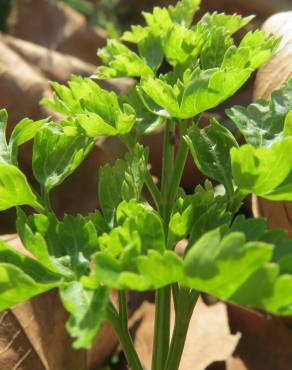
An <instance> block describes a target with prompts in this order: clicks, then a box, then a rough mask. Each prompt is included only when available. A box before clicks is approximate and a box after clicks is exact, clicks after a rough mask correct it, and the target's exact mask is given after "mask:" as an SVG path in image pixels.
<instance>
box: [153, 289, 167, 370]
mask: <svg viewBox="0 0 292 370" xmlns="http://www.w3.org/2000/svg"><path fill="white" fill-rule="evenodd" d="M169 337H170V286H166V287H164V288H161V289H159V290H157V291H156V297H155V328H154V341H153V354H152V370H163V368H164V365H165V361H166V358H167V354H168V349H169Z"/></svg>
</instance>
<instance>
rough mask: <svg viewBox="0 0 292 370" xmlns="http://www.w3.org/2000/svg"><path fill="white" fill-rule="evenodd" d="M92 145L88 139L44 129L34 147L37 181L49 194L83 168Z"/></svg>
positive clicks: (34, 167)
mask: <svg viewBox="0 0 292 370" xmlns="http://www.w3.org/2000/svg"><path fill="white" fill-rule="evenodd" d="M93 145H94V142H93V141H92V140H90V139H89V138H87V137H86V136H83V135H76V136H72V135H67V134H65V133H64V132H63V131H62V130H61V128H60V127H58V126H57V125H55V126H50V127H46V128H43V129H41V130H40V131H38V132H37V134H36V137H35V141H34V146H33V162H32V167H33V173H34V176H35V178H36V179H37V180H38V182H39V183H40V184H41V185H42V186H43V187H45V188H46V189H47V191H49V190H51V189H52V188H54V187H55V186H57V185H59V184H61V183H62V182H63V181H64V179H65V178H66V177H67V176H69V175H70V174H71V173H72V172H73V171H74V170H75V169H76V168H77V167H78V166H79V165H80V163H81V162H82V161H83V159H84V158H85V157H86V155H87V154H88V152H89V151H90V149H91V148H92V146H93ZM52 148H54V150H53V151H52Z"/></svg>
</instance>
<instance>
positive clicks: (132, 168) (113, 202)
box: [98, 144, 148, 221]
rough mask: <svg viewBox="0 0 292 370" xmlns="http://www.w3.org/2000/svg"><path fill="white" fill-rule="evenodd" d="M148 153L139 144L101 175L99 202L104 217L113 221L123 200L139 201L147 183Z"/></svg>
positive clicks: (102, 171) (107, 167) (103, 169)
mask: <svg viewBox="0 0 292 370" xmlns="http://www.w3.org/2000/svg"><path fill="white" fill-rule="evenodd" d="M147 161H148V151H147V150H146V149H144V148H143V147H142V146H141V145H139V144H137V145H136V146H135V148H134V149H133V150H132V151H131V152H129V153H127V154H126V156H125V159H124V160H118V161H116V163H115V164H114V166H113V167H111V166H109V165H106V166H104V167H103V168H102V169H101V170H100V173H99V187H98V194H99V201H100V206H101V209H102V211H103V214H104V217H105V218H106V219H107V220H108V221H112V220H113V217H114V214H115V210H116V208H117V206H118V205H119V204H120V202H121V201H122V200H130V199H132V198H135V199H139V198H140V194H141V191H142V187H143V185H144V181H145V173H146V166H147Z"/></svg>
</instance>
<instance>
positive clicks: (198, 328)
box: [131, 299, 240, 370]
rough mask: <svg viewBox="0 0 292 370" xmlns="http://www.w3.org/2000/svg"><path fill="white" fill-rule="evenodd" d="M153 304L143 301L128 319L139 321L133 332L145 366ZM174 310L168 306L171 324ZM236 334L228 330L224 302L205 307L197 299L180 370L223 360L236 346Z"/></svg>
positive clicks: (197, 369) (195, 369) (199, 368)
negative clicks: (170, 309)
mask: <svg viewBox="0 0 292 370" xmlns="http://www.w3.org/2000/svg"><path fill="white" fill-rule="evenodd" d="M154 315H155V306H154V304H151V303H148V302H144V303H143V304H142V306H141V307H140V308H139V310H138V311H137V312H136V313H135V314H134V315H133V318H132V320H131V322H132V323H133V322H135V321H136V322H140V321H141V323H140V325H139V327H138V329H137V331H136V333H135V347H136V349H137V351H138V353H139V356H140V358H142V362H143V365H144V366H145V368H146V369H150V367H151V352H152V341H153V338H152V335H153V327H154ZM173 319H174V312H173V309H172V326H173ZM239 338H240V334H239V333H237V334H235V335H232V334H231V333H230V330H229V325H228V317H227V310H226V306H225V304H224V303H221V302H219V303H216V304H214V305H212V306H207V305H206V304H205V303H204V302H203V300H202V299H199V300H198V303H197V305H196V307H195V310H194V314H193V316H192V319H191V322H190V327H189V331H188V335H187V339H186V344H185V348H184V352H183V357H182V361H181V364H180V370H204V369H205V368H206V367H207V366H208V365H210V364H212V363H213V362H214V361H224V360H226V359H227V358H229V357H230V355H231V354H232V353H233V351H234V350H235V348H236V345H237V343H238V341H239Z"/></svg>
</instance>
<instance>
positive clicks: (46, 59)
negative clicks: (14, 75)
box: [0, 35, 96, 83]
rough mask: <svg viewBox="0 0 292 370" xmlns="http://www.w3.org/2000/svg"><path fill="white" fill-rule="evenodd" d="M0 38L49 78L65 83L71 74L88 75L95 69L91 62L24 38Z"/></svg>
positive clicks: (4, 36)
mask: <svg viewBox="0 0 292 370" xmlns="http://www.w3.org/2000/svg"><path fill="white" fill-rule="evenodd" d="M0 39H1V40H3V42H4V43H5V44H6V45H8V46H9V47H10V48H11V49H12V50H14V51H15V52H16V53H17V54H19V55H20V56H21V57H22V58H23V59H24V60H25V61H26V62H27V63H29V64H30V65H31V66H33V67H36V68H37V69H38V70H40V71H41V72H42V74H43V75H44V76H45V77H46V78H48V79H50V80H57V81H58V82H61V83H65V82H67V81H68V79H69V78H70V76H71V74H76V75H81V76H89V75H91V74H93V73H94V71H95V70H96V67H95V66H94V65H93V64H89V63H85V62H83V61H82V60H80V59H78V58H76V57H73V56H71V55H67V54H63V53H60V52H58V51H54V50H51V49H49V48H46V47H44V46H40V45H37V44H34V43H32V42H29V41H26V40H21V39H18V38H15V37H12V36H8V35H1V37H0Z"/></svg>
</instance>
